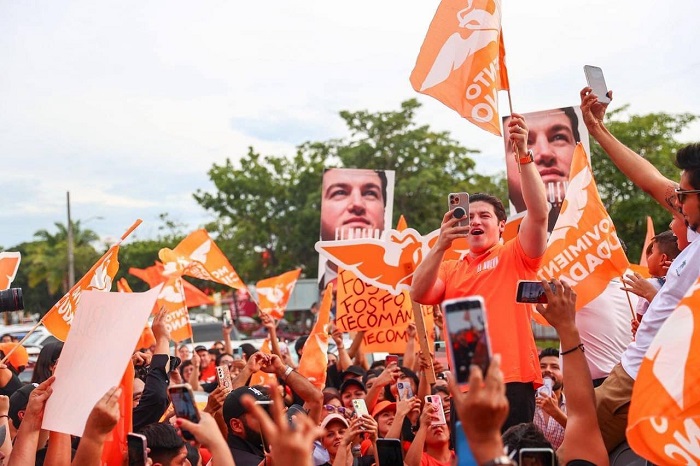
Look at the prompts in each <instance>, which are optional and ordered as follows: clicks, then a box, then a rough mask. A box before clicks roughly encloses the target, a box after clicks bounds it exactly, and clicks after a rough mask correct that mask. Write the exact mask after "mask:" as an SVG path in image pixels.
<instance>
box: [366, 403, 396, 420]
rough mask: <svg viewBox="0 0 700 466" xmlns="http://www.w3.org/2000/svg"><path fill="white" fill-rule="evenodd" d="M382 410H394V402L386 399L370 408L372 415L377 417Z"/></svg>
mask: <svg viewBox="0 0 700 466" xmlns="http://www.w3.org/2000/svg"><path fill="white" fill-rule="evenodd" d="M384 411H394V412H396V403H393V402H391V401H387V400H384V401H380V402H379V403H377V404H376V405H375V406H374V409H373V410H372V417H377V416H378V415H379V413H382V412H384Z"/></svg>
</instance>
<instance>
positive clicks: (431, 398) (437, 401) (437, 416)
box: [425, 395, 447, 426]
mask: <svg viewBox="0 0 700 466" xmlns="http://www.w3.org/2000/svg"><path fill="white" fill-rule="evenodd" d="M425 402H426V403H428V404H430V405H433V407H434V408H435V410H434V411H433V420H432V421H431V422H430V425H431V426H441V425H445V424H447V421H446V420H445V411H443V409H442V398H441V397H440V395H426V397H425Z"/></svg>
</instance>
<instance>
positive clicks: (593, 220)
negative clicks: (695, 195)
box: [536, 143, 629, 320]
mask: <svg viewBox="0 0 700 466" xmlns="http://www.w3.org/2000/svg"><path fill="white" fill-rule="evenodd" d="M628 267H629V261H628V260H627V256H626V255H625V252H624V251H623V249H622V245H621V244H620V240H619V239H618V237H617V233H616V231H615V225H613V222H612V220H611V219H610V215H608V212H607V211H606V210H605V206H604V205H603V202H602V201H601V200H600V195H599V194H598V188H597V186H596V183H595V180H594V179H593V173H592V171H591V165H590V162H589V161H588V157H587V156H586V151H585V150H584V148H583V146H582V145H581V143H578V144H577V146H576V150H575V151H574V156H573V160H572V163H571V173H570V175H569V187H568V188H567V190H566V197H565V199H564V204H563V205H562V208H561V213H560V214H559V218H558V219H557V223H556V225H555V226H554V230H552V234H551V236H550V237H549V241H548V242H547V250H546V251H545V253H544V257H543V258H542V265H541V266H540V270H539V272H538V277H539V278H541V279H545V280H551V279H553V278H556V279H560V280H564V281H566V282H567V283H568V284H569V285H571V287H572V288H573V289H574V290H575V291H576V294H577V296H578V298H577V299H576V309H577V310H578V309H580V308H581V307H583V306H585V305H586V304H588V303H589V302H591V301H592V300H593V299H594V298H595V297H597V296H598V295H600V294H601V293H602V292H603V291H604V290H605V288H606V287H607V286H608V283H609V282H610V280H612V279H613V278H615V277H620V276H621V275H622V274H623V273H625V271H626V270H627V268H628ZM536 316H537V317H540V318H541V316H539V314H536ZM538 320H539V319H538Z"/></svg>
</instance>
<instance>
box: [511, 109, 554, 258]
mask: <svg viewBox="0 0 700 466" xmlns="http://www.w3.org/2000/svg"><path fill="white" fill-rule="evenodd" d="M508 131H509V134H510V141H511V143H512V144H513V145H515V147H517V149H518V155H519V157H520V158H522V157H524V156H525V155H526V154H527V135H528V129H527V124H526V123H525V119H524V118H523V117H522V115H519V114H517V113H513V114H512V116H511V119H510V122H509V123H508ZM523 162H524V161H523ZM520 185H521V190H522V193H523V201H525V208H526V209H527V213H526V214H525V217H524V218H523V222H522V223H521V225H520V230H519V231H518V238H519V240H520V245H521V246H522V248H523V251H524V252H525V254H526V255H527V256H528V257H531V258H536V257H540V256H541V255H542V254H544V250H545V249H546V248H547V217H548V215H549V205H548V204H547V195H546V192H545V188H544V183H543V182H542V177H541V176H540V173H539V172H538V171H537V167H536V166H535V164H534V163H533V162H532V161H531V162H526V163H521V164H520Z"/></svg>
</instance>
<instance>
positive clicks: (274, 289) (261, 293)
mask: <svg viewBox="0 0 700 466" xmlns="http://www.w3.org/2000/svg"><path fill="white" fill-rule="evenodd" d="M299 275H301V269H294V270H292V271H289V272H285V273H283V274H282V275H278V276H276V277H271V278H266V279H264V280H260V281H259V282H258V283H256V284H255V291H256V292H257V293H258V307H259V308H260V312H262V313H265V314H269V315H270V316H272V317H273V318H274V319H277V320H279V319H281V318H282V317H284V310H285V309H286V308H287V303H288V302H289V297H290V296H291V295H292V291H293V290H294V285H296V283H297V280H298V279H299Z"/></svg>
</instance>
